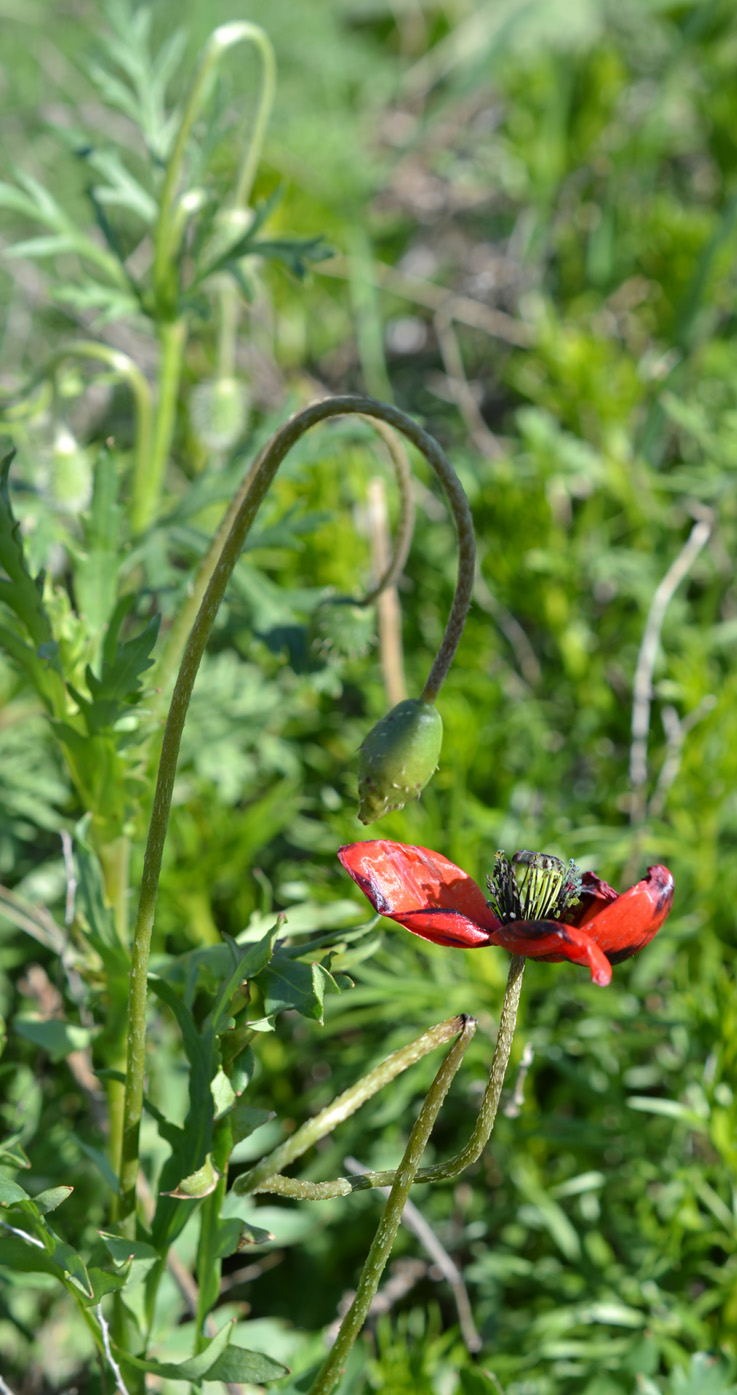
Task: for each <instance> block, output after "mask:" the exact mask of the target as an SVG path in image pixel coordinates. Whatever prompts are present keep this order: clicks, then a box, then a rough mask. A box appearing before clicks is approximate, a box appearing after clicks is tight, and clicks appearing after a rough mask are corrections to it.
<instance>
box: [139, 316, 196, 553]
mask: <svg viewBox="0 0 737 1395" xmlns="http://www.w3.org/2000/svg"><path fill="white" fill-rule="evenodd" d="M158 332H159V390H158V399H157V403H156V421H155V425H154V432H153V440H152V442H151V447H150V450H148V451H147V453H146V456H145V457H144V455H143V454H142V452H140V451H137V452H136V470H135V474H134V477H133V496H132V499H131V529H132V531H133V533H134V534H135V533H142V532H143V530H144V529H145V528H147V527H148V525H149V524H150V523H152V522H153V520H154V519H155V517H156V514H157V511H158V506H159V497H160V495H161V486H162V483H163V479H164V471H165V470H166V465H167V461H168V459H169V452H170V450H171V443H172V438H173V436H174V425H175V420H176V410H177V397H178V394H179V381H180V378H181V375H182V360H183V358H184V349H185V345H186V342H187V323H186V320H184V319H180V320H164V321H163V322H162V323H161V324H160V325H159V329H158Z"/></svg>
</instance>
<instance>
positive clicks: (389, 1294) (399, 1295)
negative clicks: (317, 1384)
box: [323, 1207, 430, 1347]
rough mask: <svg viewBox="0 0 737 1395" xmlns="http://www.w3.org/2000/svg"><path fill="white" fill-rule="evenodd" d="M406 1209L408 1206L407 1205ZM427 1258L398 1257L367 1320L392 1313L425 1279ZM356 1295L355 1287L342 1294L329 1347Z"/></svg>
mask: <svg viewBox="0 0 737 1395" xmlns="http://www.w3.org/2000/svg"><path fill="white" fill-rule="evenodd" d="M405 1211H406V1207H405ZM429 1267H430V1266H429V1264H428V1263H427V1260H426V1259H398V1260H396V1261H395V1263H394V1264H393V1265H392V1274H391V1277H390V1278H388V1279H387V1281H386V1283H384V1284H382V1285H381V1288H380V1289H379V1290H378V1291H377V1292H376V1293H375V1294H374V1297H373V1299H372V1301H371V1307H370V1308H369V1310H368V1317H367V1322H371V1321H373V1320H375V1319H376V1318H379V1317H383V1315H384V1313H390V1312H391V1310H392V1308H393V1307H395V1305H396V1304H397V1303H401V1301H402V1299H403V1298H406V1296H407V1294H408V1293H409V1292H410V1291H411V1290H412V1289H413V1288H414V1287H415V1285H416V1284H418V1283H419V1282H420V1279H424V1278H425V1276H426V1274H427V1271H428V1269H429ZM355 1297H356V1290H355V1289H354V1288H349V1289H346V1291H345V1293H344V1294H343V1295H342V1296H341V1298H340V1301H339V1302H338V1306H337V1317H336V1319H335V1321H334V1322H331V1324H330V1326H329V1327H326V1329H325V1331H324V1333H323V1339H324V1341H325V1345H326V1346H327V1347H331V1346H332V1345H333V1343H334V1342H335V1339H336V1337H337V1335H338V1333H339V1331H340V1324H341V1322H342V1321H343V1318H344V1317H345V1315H346V1313H347V1312H348V1309H349V1308H350V1306H351V1303H352V1302H353V1300H354V1299H355Z"/></svg>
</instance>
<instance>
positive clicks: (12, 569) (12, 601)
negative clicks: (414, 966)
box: [0, 451, 54, 652]
mask: <svg viewBox="0 0 737 1395" xmlns="http://www.w3.org/2000/svg"><path fill="white" fill-rule="evenodd" d="M14 454H15V452H14V451H11V453H10V455H6V456H5V459H4V460H2V461H1V462H0V567H2V569H3V571H4V572H5V574H6V579H5V580H0V600H3V601H4V602H5V604H6V605H7V606H9V607H10V609H11V610H12V611H13V612H14V613H15V614H16V615H17V616H18V619H19V620H20V621H21V622H22V623H23V624H24V625H25V627H26V630H27V631H28V634H29V635H30V637H31V639H32V640H33V643H34V645H35V646H36V648H37V649H38V648H40V646H41V645H53V643H54V636H53V634H52V631H51V625H50V623H49V618H48V616H47V614H46V611H45V610H44V606H43V599H42V597H43V580H44V579H43V573H39V575H38V576H36V577H32V576H31V573H30V572H29V570H28V567H27V565H26V559H25V555H24V552H23V542H22V539H21V536H20V524H19V523H18V522H17V520H16V518H15V515H14V513H13V506H12V504H11V501H10V490H9V486H8V479H9V475H10V466H11V464H12V461H13V456H14ZM49 652H50V651H49Z"/></svg>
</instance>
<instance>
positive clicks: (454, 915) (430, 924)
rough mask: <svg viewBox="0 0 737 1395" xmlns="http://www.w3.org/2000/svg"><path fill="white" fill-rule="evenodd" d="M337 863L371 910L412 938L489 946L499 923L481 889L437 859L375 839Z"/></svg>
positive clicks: (350, 849)
mask: <svg viewBox="0 0 737 1395" xmlns="http://www.w3.org/2000/svg"><path fill="white" fill-rule="evenodd" d="M338 857H339V858H340V861H341V862H342V864H343V866H344V867H345V870H346V872H348V874H349V876H351V877H352V878H353V880H354V882H355V883H356V885H357V886H360V888H361V891H363V893H364V895H366V896H367V897H368V899H369V901H370V902H371V905H372V906H373V907H374V910H377V911H379V912H380V914H381V915H385V916H388V917H389V919H390V920H396V921H397V922H398V923H399V924H400V925H403V926H404V927H405V929H407V930H411V931H412V934H413V935H420V936H421V937H422V939H424V940H432V941H433V942H434V943H435V944H442V945H456V946H459V947H465V948H471V949H472V948H475V947H476V946H480V945H488V944H492V943H493V942H494V940H493V934H494V931H495V930H496V928H497V927H498V925H499V921H498V920H497V918H496V916H495V915H494V913H493V911H492V910H490V908H489V907H488V906H487V904H486V901H485V899H484V894H483V892H482V890H481V888H480V887H479V886H477V884H476V882H475V881H474V880H473V878H472V877H469V875H468V873H467V872H464V871H463V870H462V869H461V868H460V867H456V865H455V863H454V862H450V861H449V860H448V858H447V857H443V855H442V853H437V852H432V851H431V850H430V849H429V848H417V847H412V846H411V845H409V844H406V843H391V842H389V841H388V840H387V839H385V838H376V839H371V840H369V841H367V842H365V843H350V844H348V846H347V847H344V848H341V849H340V850H339V852H338Z"/></svg>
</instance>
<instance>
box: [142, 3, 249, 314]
mask: <svg viewBox="0 0 737 1395" xmlns="http://www.w3.org/2000/svg"><path fill="white" fill-rule="evenodd" d="M243 42H248V43H254V44H256V46H257V47H258V49H259V53H260V55H261V63H262V82H261V94H260V97H259V107H258V111H257V116H256V124H255V126H254V133H253V135H252V138H251V142H250V145H249V148H248V151H247V153H246V157H245V159H244V162H243V165H242V166H241V170H240V173H239V175H238V185H237V189H240V188H241V185H242V186H243V189H245V190H246V193H247V192H248V190H249V189H250V181H251V180H252V178H253V174H252V172H251V171H250V164H251V152H252V151H254V154H253V164H254V168H255V165H256V164H257V163H258V158H259V155H260V145H258V146H257V145H256V140H257V136H258V132H259V130H260V128H261V126H263V127H264V128H265V126H266V122H267V121H268V118H269V112H270V110H271V102H272V101H273V87H274V55H273V50H272V48H271V44H270V43H269V40H268V39H267V37H266V35H265V34H264V32H263V30H262V29H260V28H259V26H258V25H257V24H250V23H249V22H248V21H246V20H244V21H237V20H236V21H234V22H233V23H231V24H221V25H219V26H218V28H217V29H215V30H214V31H213V33H212V34H211V35H210V37H209V39H208V41H207V43H206V45H205V48H204V51H203V54H202V59H201V61H200V65H199V67H198V69H197V72H196V73H195V75H194V78H193V80H192V86H191V87H190V90H189V94H188V96H187V100H186V103H185V106H184V111H183V113H182V119H181V121H180V123H179V130H178V131H177V137H176V140H175V142H174V148H173V150H172V153H171V155H170V157H169V163H168V165H167V167H166V174H165V176H164V185H163V188H162V191H161V199H160V204H159V217H158V221H157V224H156V232H155V234H154V268H153V281H154V291H155V295H156V299H157V302H158V304H159V309H160V313H161V314H162V315H163V316H164V317H171V316H172V315H173V314H174V313H175V304H176V286H175V284H174V278H173V270H174V266H173V258H174V256H175V255H176V249H175V248H173V246H172V219H173V210H174V201H175V198H176V193H177V185H178V183H179V178H180V175H181V171H182V164H183V162H184V154H185V151H186V149H187V142H188V140H189V137H190V132H191V130H192V127H193V125H194V123H195V121H196V120H197V117H198V116H199V114H200V111H201V110H202V107H203V106H204V104H205V101H206V100H207V96H208V94H209V89H210V83H211V80H212V78H213V76H214V74H215V71H216V70H217V67H218V65H219V63H220V60H221V58H222V57H223V54H224V53H225V52H226V51H227V50H228V49H229V48H232V47H233V45H234V44H239V43H243ZM260 139H261V140H262V139H263V132H262V131H261V136H260Z"/></svg>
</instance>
